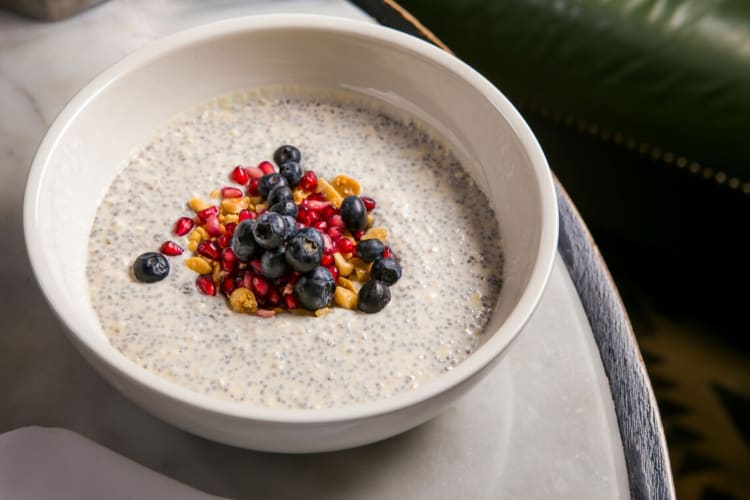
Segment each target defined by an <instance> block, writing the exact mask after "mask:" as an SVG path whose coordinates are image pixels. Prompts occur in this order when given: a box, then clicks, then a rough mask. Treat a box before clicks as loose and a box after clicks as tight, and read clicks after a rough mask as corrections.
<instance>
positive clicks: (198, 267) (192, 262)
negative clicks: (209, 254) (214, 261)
mask: <svg viewBox="0 0 750 500" xmlns="http://www.w3.org/2000/svg"><path fill="white" fill-rule="evenodd" d="M185 265H186V266H188V267H189V268H190V269H192V270H193V271H195V272H196V273H198V274H208V273H210V272H211V264H209V263H208V262H206V261H205V260H204V259H202V258H200V257H190V258H189V259H186V260H185Z"/></svg>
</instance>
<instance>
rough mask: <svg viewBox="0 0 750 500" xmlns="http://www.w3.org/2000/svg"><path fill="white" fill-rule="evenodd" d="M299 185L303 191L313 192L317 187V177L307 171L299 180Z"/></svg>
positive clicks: (310, 171)
mask: <svg viewBox="0 0 750 500" xmlns="http://www.w3.org/2000/svg"><path fill="white" fill-rule="evenodd" d="M299 185H300V187H302V189H304V190H305V191H313V190H314V189H315V188H316V187H318V177H317V176H316V175H315V172H313V171H312V170H308V171H307V172H305V175H303V176H302V178H301V179H300V180H299Z"/></svg>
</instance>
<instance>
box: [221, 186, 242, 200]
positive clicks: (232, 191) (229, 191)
mask: <svg viewBox="0 0 750 500" xmlns="http://www.w3.org/2000/svg"><path fill="white" fill-rule="evenodd" d="M221 196H222V198H242V191H241V190H239V189H237V188H234V187H225V188H221Z"/></svg>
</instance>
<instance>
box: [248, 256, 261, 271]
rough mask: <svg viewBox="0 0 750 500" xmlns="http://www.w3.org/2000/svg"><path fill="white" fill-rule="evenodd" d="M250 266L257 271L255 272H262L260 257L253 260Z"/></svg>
mask: <svg viewBox="0 0 750 500" xmlns="http://www.w3.org/2000/svg"><path fill="white" fill-rule="evenodd" d="M250 267H251V268H252V269H253V272H255V274H260V271H261V267H262V266H261V264H260V259H254V260H251V261H250Z"/></svg>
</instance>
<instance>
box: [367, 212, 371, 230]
mask: <svg viewBox="0 0 750 500" xmlns="http://www.w3.org/2000/svg"><path fill="white" fill-rule="evenodd" d="M370 226H372V215H370V214H367V227H370Z"/></svg>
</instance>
